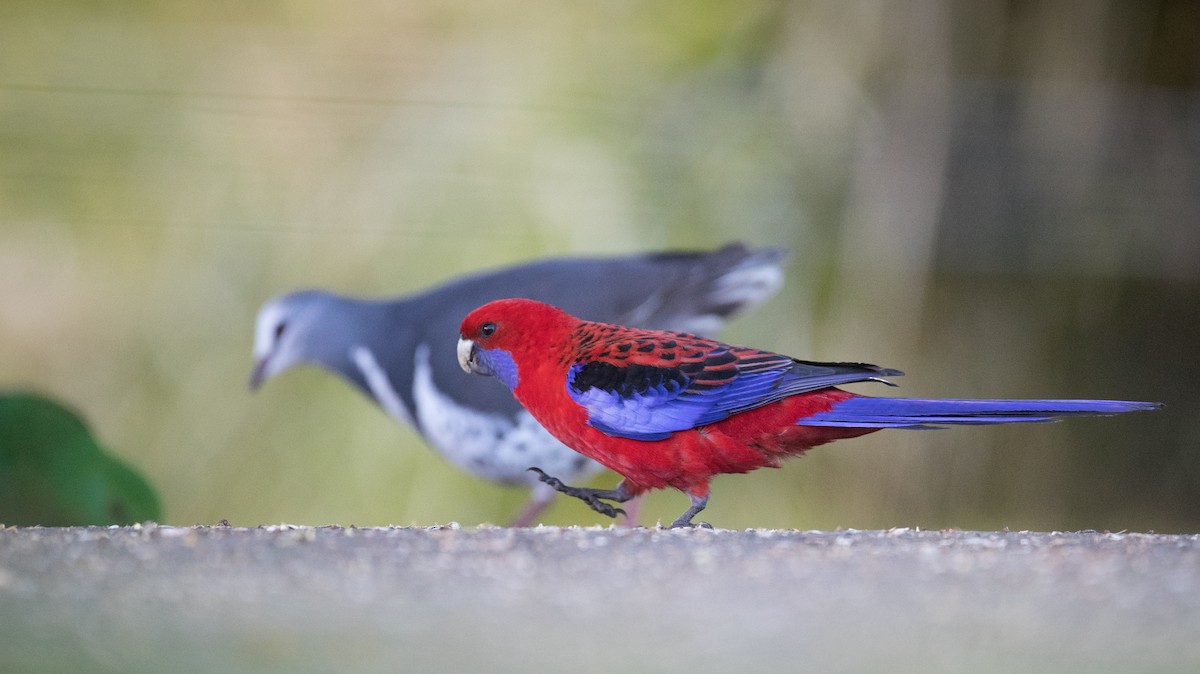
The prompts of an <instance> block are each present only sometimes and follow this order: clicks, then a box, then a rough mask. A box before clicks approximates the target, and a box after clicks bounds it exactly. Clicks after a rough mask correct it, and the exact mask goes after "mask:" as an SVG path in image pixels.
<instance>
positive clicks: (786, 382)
mask: <svg viewBox="0 0 1200 674" xmlns="http://www.w3.org/2000/svg"><path fill="white" fill-rule="evenodd" d="M900 374H902V373H901V372H898V371H896V370H887V369H883V368H879V367H876V366H874V365H867V364H864V363H813V362H807V361H800V360H795V359H793V358H789V357H787V356H781V355H779V354H774V353H769V352H765V351H755V350H752V349H741V348H737V347H728V346H725V345H720V346H719V347H718V348H715V349H712V350H709V351H706V352H705V353H703V354H698V357H695V358H689V359H684V360H683V361H681V362H679V363H678V364H673V365H667V364H665V362H663V361H661V360H658V361H657V362H655V363H654V364H644V363H620V364H617V363H613V362H609V361H604V360H593V361H588V362H580V363H576V364H574V365H572V366H571V368H570V369H569V370H568V373H567V382H566V385H567V394H568V395H569V396H570V398H571V399H572V400H574V401H575V402H576V403H578V404H579V405H580V406H582V407H583V408H584V409H586V410H587V413H588V423H589V424H590V425H591V426H593V427H594V428H596V429H598V430H600V431H602V432H604V433H606V434H608V435H613V436H617V437H623V438H631V439H634V440H663V439H665V438H668V437H670V436H671V434H672V433H674V432H675V431H682V430H687V429H690V428H696V427H697V426H704V425H706V424H711V423H716V422H718V421H721V420H722V419H725V418H727V417H729V416H730V415H733V414H737V413H738V412H744V411H746V410H750V409H754V408H756V407H761V406H763V405H766V404H768V403H772V402H774V401H776V400H780V399H782V398H786V397H788V396H791V395H796V394H798V393H804V392H806V391H815V390H817V389H822V388H826V387H829V386H837V385H840V384H848V383H851V382H857V381H867V380H876V381H882V380H880V379H879V377H883V376H898V375H900Z"/></svg>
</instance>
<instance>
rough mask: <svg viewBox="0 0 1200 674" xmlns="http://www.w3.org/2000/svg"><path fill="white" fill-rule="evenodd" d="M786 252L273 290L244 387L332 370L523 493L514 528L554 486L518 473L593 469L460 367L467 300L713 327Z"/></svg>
mask: <svg viewBox="0 0 1200 674" xmlns="http://www.w3.org/2000/svg"><path fill="white" fill-rule="evenodd" d="M785 257H786V256H785V254H784V251H783V250H781V249H778V248H753V249H752V248H748V247H746V246H743V245H741V244H731V245H728V246H725V247H723V248H720V249H718V250H713V251H704V252H656V253H643V254H637V255H624V256H618V257H571V258H553V259H543V260H537V261H535V262H530V263H526V264H521V265H516V266H512V267H506V268H503V269H496V270H492V271H486V272H481V273H478V274H473V275H470V276H464V277H460V278H457V279H454V280H451V281H448V282H446V283H443V284H440V285H438V286H437V287H434V288H430V289H426V290H423V291H420V292H417V293H413V294H410V295H406V296H403V297H393V298H385V299H367V298H358V297H345V296H341V295H335V294H333V293H330V292H326V291H322V290H304V291H299V292H293V293H288V294H286V295H282V296H280V297H276V298H274V299H272V300H270V301H269V302H267V303H266V304H264V305H263V307H262V309H261V310H259V313H258V320H257V322H256V325H255V331H254V359H255V367H254V373H253V375H252V376H251V378H250V387H251V388H252V389H255V388H258V387H259V386H261V385H262V384H263V383H264V382H265V381H267V380H268V379H270V378H271V377H274V376H276V375H278V374H280V373H282V372H284V371H286V370H288V369H290V368H292V367H293V366H296V365H300V364H312V365H316V366H318V367H321V368H324V369H325V370H327V371H329V372H332V373H334V374H336V375H339V376H341V377H342V378H344V379H345V380H346V381H348V382H350V383H351V384H353V385H354V386H355V387H356V388H357V389H359V390H360V391H362V392H363V393H364V394H365V395H366V396H367V397H368V398H370V399H371V400H373V401H374V402H376V403H377V404H378V405H379V406H380V407H382V408H383V409H384V411H386V412H387V413H388V414H389V415H390V416H391V417H392V418H393V419H395V420H396V421H398V422H400V423H401V424H404V425H407V426H412V427H415V428H416V430H417V431H419V432H420V434H421V436H422V437H423V438H424V439H425V440H426V442H428V443H429V445H430V446H431V447H432V448H433V449H435V450H436V451H438V452H439V453H440V454H441V455H442V456H444V457H445V458H446V459H447V460H448V461H449V462H450V463H451V464H453V465H454V466H456V467H458V468H460V469H462V470H464V471H466V472H468V473H470V474H472V475H475V476H476V477H480V478H483V479H485V480H491V481H493V482H497V483H500V484H507V485H516V486H524V487H527V488H530V489H532V494H531V498H530V499H529V501H528V503H527V504H526V506H525V507H524V508H523V509H522V511H521V512H520V513H519V514H518V515H517V517H516V518H515V519H514V520H513V522H512V524H513V525H517V526H519V525H525V524H530V523H532V522H533V521H534V520H535V519H536V518H537V516H538V514H539V513H540V512H541V511H542V510H543V509H544V508H545V507H546V506H547V505H548V504H549V503H550V501H551V499H552V498H553V497H554V495H555V492H554V490H553V489H550V488H549V487H548V486H546V485H545V484H542V483H541V482H538V480H537V479H536V478H535V477H534V476H533V474H531V473H529V472H527V471H526V470H525V469H526V468H527V467H528V466H529V465H531V464H536V465H541V466H543V467H545V468H546V469H547V470H553V471H557V472H560V473H561V474H562V475H563V477H566V478H572V479H574V478H580V479H582V478H586V477H588V476H590V475H593V474H595V473H597V472H599V471H600V470H601V466H599V465H597V464H596V463H595V462H593V461H589V460H588V459H587V458H586V457H584V456H581V455H579V454H577V453H576V452H573V451H571V450H570V449H568V448H566V447H564V446H563V445H562V443H560V442H559V441H557V440H555V439H554V438H553V437H552V436H550V434H548V433H547V432H546V431H545V430H544V429H542V427H541V426H539V425H538V423H537V422H536V421H534V420H533V418H532V417H530V416H529V414H528V413H527V412H525V411H524V410H522V409H521V406H520V405H519V404H517V402H516V401H515V400H513V397H512V395H510V394H509V392H508V391H506V390H505V389H504V387H503V386H502V385H500V384H499V383H496V384H495V385H494V386H480V385H479V383H480V382H475V381H471V380H469V379H467V378H466V377H463V376H462V373H461V372H459V371H458V364H457V362H456V361H455V356H454V343H453V342H450V341H446V340H445V339H444V338H443V337H442V336H444V335H446V334H453V331H454V330H455V328H456V327H457V326H458V323H459V320H461V319H462V316H463V314H464V313H466V312H467V311H470V310H471V309H472V308H474V307H477V306H479V305H480V304H483V303H484V302H488V301H491V300H495V299H500V298H502V297H512V296H514V295H520V296H524V297H533V298H537V299H542V300H545V301H547V302H554V303H555V304H558V305H560V306H563V307H565V308H566V309H568V310H569V311H573V312H576V313H578V314H580V315H583V316H587V317H589V318H594V319H597V320H606V321H618V322H627V323H631V324H634V325H638V326H641V327H646V328H668V329H672V330H689V331H693V332H700V333H707V334H711V333H713V332H715V331H716V330H717V329H719V328H720V327H721V325H722V324H723V323H724V322H725V321H726V319H728V318H730V317H732V316H734V315H736V314H738V313H741V312H743V311H746V310H749V309H751V308H753V307H755V306H757V305H758V304H760V303H761V302H763V301H764V300H766V299H767V298H769V297H771V296H772V295H773V294H775V291H777V290H778V289H779V287H780V285H781V284H782V283H783V269H782V265H783V260H784V258H785Z"/></svg>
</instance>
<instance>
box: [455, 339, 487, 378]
mask: <svg viewBox="0 0 1200 674" xmlns="http://www.w3.org/2000/svg"><path fill="white" fill-rule="evenodd" d="M458 365H459V367H461V368H462V369H463V372H466V373H467V374H481V375H484V376H489V375H491V374H492V369H491V368H490V367H488V366H487V364H486V363H484V362H482V361H480V360H479V350H478V349H476V348H475V340H472V339H467V338H466V337H459V338H458Z"/></svg>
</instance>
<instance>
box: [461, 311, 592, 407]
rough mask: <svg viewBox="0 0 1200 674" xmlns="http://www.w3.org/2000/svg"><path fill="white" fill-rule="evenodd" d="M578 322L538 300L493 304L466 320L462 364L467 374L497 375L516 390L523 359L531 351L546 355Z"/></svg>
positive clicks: (474, 312)
mask: <svg viewBox="0 0 1200 674" xmlns="http://www.w3.org/2000/svg"><path fill="white" fill-rule="evenodd" d="M578 322H579V321H578V319H576V318H575V317H573V316H571V315H570V314H568V313H567V312H565V311H563V310H562V309H559V308H558V307H555V306H551V305H549V304H543V303H542V302H535V301H534V300H527V299H507V300H496V301H495V302H489V303H487V304H485V305H483V306H481V307H479V308H478V309H475V310H474V311H472V312H471V313H469V314H467V317H466V318H464V319H463V322H462V326H461V327H460V328H459V338H458V364H459V365H461V366H462V369H463V370H465V371H466V372H471V373H474V374H482V375H495V376H497V377H499V378H500V379H501V380H503V381H504V383H505V384H507V385H508V387H509V388H510V389H515V388H516V387H517V383H518V382H519V380H520V377H519V373H518V363H519V362H520V361H521V360H523V358H522V356H523V355H524V354H526V353H529V352H531V351H533V352H536V351H541V352H546V351H547V350H548V348H550V346H551V345H555V344H557V343H558V340H562V339H565V338H566V337H567V336H568V335H569V334H570V332H571V329H572V328H573V327H574V326H575V325H577V324H578Z"/></svg>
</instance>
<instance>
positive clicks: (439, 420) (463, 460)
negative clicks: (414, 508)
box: [413, 344, 603, 487]
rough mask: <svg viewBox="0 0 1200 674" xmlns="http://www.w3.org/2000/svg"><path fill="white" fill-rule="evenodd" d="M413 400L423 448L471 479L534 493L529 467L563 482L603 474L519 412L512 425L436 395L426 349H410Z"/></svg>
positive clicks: (504, 418)
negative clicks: (426, 445) (522, 487)
mask: <svg viewBox="0 0 1200 674" xmlns="http://www.w3.org/2000/svg"><path fill="white" fill-rule="evenodd" d="M463 376H467V375H463ZM481 383H482V384H485V385H487V384H489V382H486V381H484V382H481ZM413 400H414V401H415V403H416V408H417V422H418V423H417V427H418V428H419V429H420V431H421V434H422V435H423V436H425V439H426V440H427V441H428V442H429V444H431V445H433V447H434V449H436V450H437V451H438V452H440V453H441V454H442V456H444V457H445V458H446V460H447V461H449V462H450V463H452V464H454V465H455V466H457V467H459V468H461V469H463V470H465V471H467V472H468V473H471V474H472V475H475V476H477V477H481V478H484V479H487V480H491V481H493V482H500V483H503V484H519V485H525V486H529V487H536V486H537V485H539V484H541V483H540V482H539V481H538V479H537V476H536V475H535V474H533V473H530V472H528V469H529V468H530V467H531V466H536V467H538V468H541V469H542V470H544V471H546V473H548V474H550V475H554V476H555V477H558V478H561V479H562V480H563V481H567V482H569V481H572V480H576V479H579V478H581V477H587V476H590V475H593V474H595V473H598V472H600V471H601V470H603V468H602V466H600V464H598V463H596V462H594V461H592V460H591V459H589V458H587V457H585V456H583V455H582V454H579V453H577V452H575V451H574V450H572V449H571V448H569V447H567V446H566V445H564V444H562V443H561V442H559V441H558V440H556V439H555V438H554V436H552V435H550V433H549V432H548V431H546V429H544V428H542V426H541V424H539V423H538V422H537V421H535V420H534V418H533V416H531V415H530V414H529V413H528V412H526V411H525V410H521V411H520V412H519V413H518V414H517V417H516V419H515V420H514V419H511V418H509V417H508V416H506V415H502V414H493V413H489V412H482V411H480V410H477V409H472V408H470V407H466V406H464V405H461V404H459V403H458V402H456V401H455V400H454V399H453V398H451V397H449V396H447V395H446V394H444V393H442V392H441V391H439V390H438V388H437V386H435V385H434V382H433V369H432V367H431V366H430V363H429V345H428V344H420V345H419V346H417V349H416V357H415V362H414V370H413Z"/></svg>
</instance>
